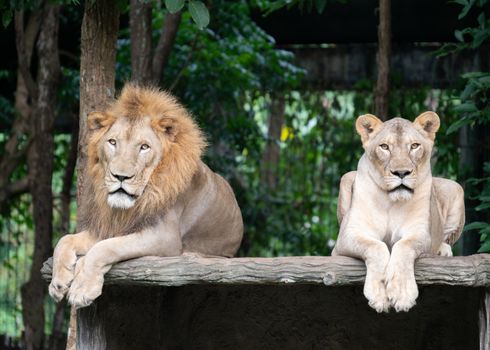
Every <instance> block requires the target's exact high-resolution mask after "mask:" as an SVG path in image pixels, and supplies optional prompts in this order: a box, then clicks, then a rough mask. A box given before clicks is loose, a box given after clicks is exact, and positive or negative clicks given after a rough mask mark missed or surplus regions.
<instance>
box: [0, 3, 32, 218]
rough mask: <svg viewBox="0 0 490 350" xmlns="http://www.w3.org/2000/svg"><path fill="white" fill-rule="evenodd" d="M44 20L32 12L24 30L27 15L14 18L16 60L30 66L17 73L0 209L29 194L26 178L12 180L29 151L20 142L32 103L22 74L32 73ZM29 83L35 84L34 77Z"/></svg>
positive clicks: (0, 162) (2, 160)
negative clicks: (22, 195) (15, 113)
mask: <svg viewBox="0 0 490 350" xmlns="http://www.w3.org/2000/svg"><path fill="white" fill-rule="evenodd" d="M41 19H42V11H34V12H32V13H31V14H30V15H29V20H28V22H27V25H26V26H25V28H24V12H23V11H21V12H18V13H17V14H16V16H15V29H16V41H17V56H18V57H23V62H21V61H20V60H19V67H20V66H21V65H22V64H25V65H27V67H23V68H18V69H17V87H16V89H15V110H16V112H17V116H16V118H15V120H14V122H13V125H12V130H11V132H10V136H9V139H8V140H7V142H6V144H5V148H4V153H3V154H2V156H1V157H0V209H1V208H2V207H3V205H4V204H5V202H6V201H7V200H8V199H9V198H11V197H12V196H13V195H16V194H19V193H24V192H27V191H28V190H29V186H28V181H27V178H25V179H22V180H20V181H17V182H14V183H11V182H10V177H11V175H12V173H13V171H14V170H15V169H16V168H17V166H18V165H19V163H20V162H21V160H22V159H23V156H24V155H25V152H26V150H27V146H25V145H24V146H23V147H22V145H21V143H22V142H21V140H22V135H25V134H26V133H27V132H28V130H27V128H28V121H29V117H30V114H31V101H29V91H28V89H27V85H26V82H25V79H24V76H23V73H22V71H24V70H27V71H29V67H30V66H31V57H32V51H33V50H34V44H35V42H36V38H37V34H38V32H39V27H40V25H41ZM19 37H21V39H20V38H19ZM30 79H31V80H32V77H31V78H30Z"/></svg>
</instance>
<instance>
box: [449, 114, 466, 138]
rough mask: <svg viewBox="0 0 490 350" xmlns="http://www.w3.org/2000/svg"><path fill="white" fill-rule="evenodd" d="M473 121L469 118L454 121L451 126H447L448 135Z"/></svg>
mask: <svg viewBox="0 0 490 350" xmlns="http://www.w3.org/2000/svg"><path fill="white" fill-rule="evenodd" d="M470 123H471V119H469V118H461V119H459V120H457V121H455V122H454V123H452V124H451V125H450V126H449V128H447V131H446V135H449V134H452V133H453V132H455V131H457V130H459V129H460V128H462V127H463V126H465V125H468V124H470Z"/></svg>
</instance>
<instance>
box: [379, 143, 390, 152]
mask: <svg viewBox="0 0 490 350" xmlns="http://www.w3.org/2000/svg"><path fill="white" fill-rule="evenodd" d="M379 147H381V149H384V150H385V151H386V150H388V149H389V148H390V147H389V146H388V145H387V144H386V143H382V144H381V145H379Z"/></svg>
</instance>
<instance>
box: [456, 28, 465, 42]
mask: <svg viewBox="0 0 490 350" xmlns="http://www.w3.org/2000/svg"><path fill="white" fill-rule="evenodd" d="M454 36H455V37H456V39H458V41H461V42H462V43H463V42H464V36H463V32H462V31H461V30H455V31H454Z"/></svg>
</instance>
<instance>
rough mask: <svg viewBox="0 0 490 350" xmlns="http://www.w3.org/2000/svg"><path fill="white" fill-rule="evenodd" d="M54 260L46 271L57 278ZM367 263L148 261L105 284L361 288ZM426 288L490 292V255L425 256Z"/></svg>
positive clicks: (420, 272) (117, 270) (418, 272)
mask: <svg viewBox="0 0 490 350" xmlns="http://www.w3.org/2000/svg"><path fill="white" fill-rule="evenodd" d="M51 269H52V260H51V259H49V260H48V261H46V262H45V264H44V266H43V268H42V270H41V272H42V274H43V277H44V278H45V279H46V280H50V278H51ZM365 274H366V268H365V265H364V263H363V262H362V261H360V260H357V259H353V258H348V257H343V256H335V257H331V256H327V257H320V256H295V257H280V258H233V259H228V258H219V257H200V256H194V255H184V256H179V257H169V258H162V257H144V258H139V259H134V260H129V261H125V262H121V263H119V264H117V265H114V266H113V268H112V269H111V270H110V271H109V272H108V273H107V274H106V275H105V284H108V285H110V284H116V285H159V286H167V287H170V286H182V285H188V284H203V283H206V284H270V285H280V284H295V283H296V284H324V285H327V286H350V285H360V284H362V283H363V282H364V278H365ZM415 277H416V279H417V283H418V284H420V285H451V286H466V287H490V254H476V255H471V256H464V257H463V256H460V257H422V258H420V259H418V260H417V262H416V264H415Z"/></svg>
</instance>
